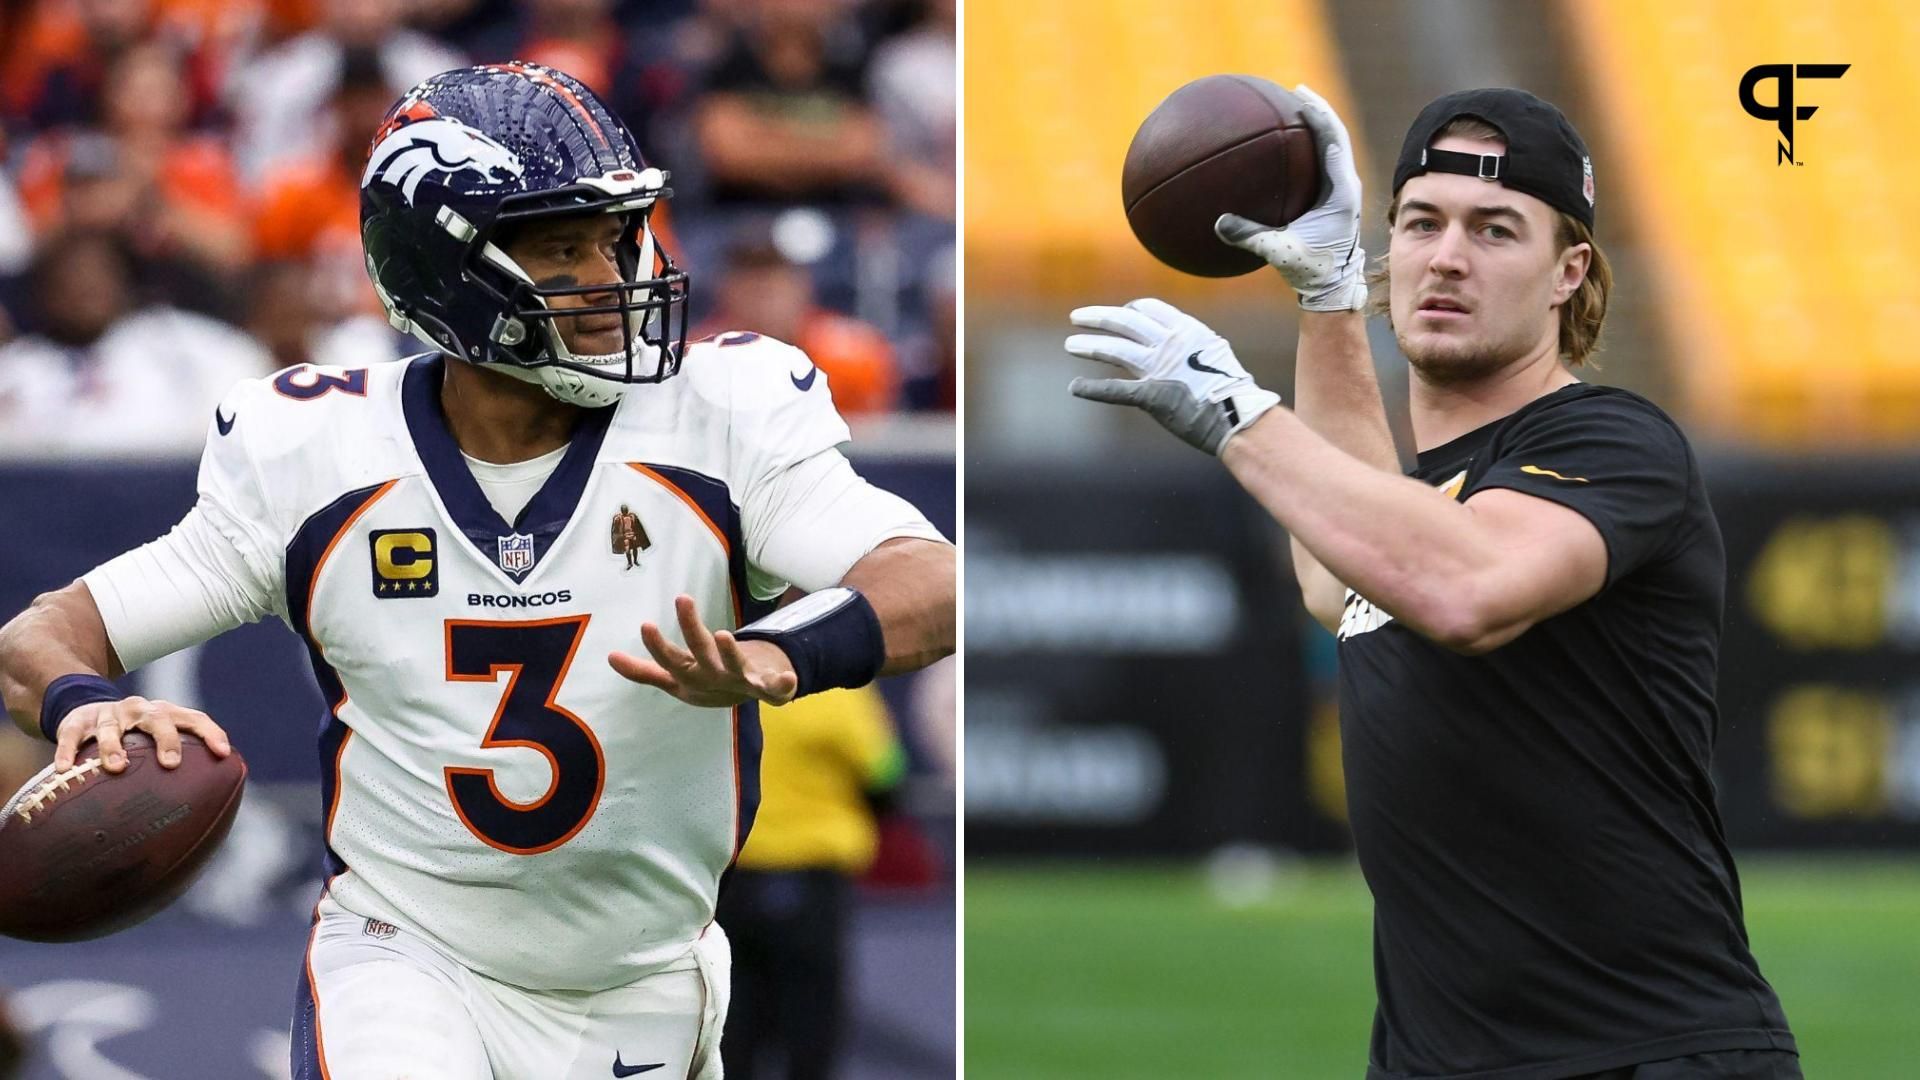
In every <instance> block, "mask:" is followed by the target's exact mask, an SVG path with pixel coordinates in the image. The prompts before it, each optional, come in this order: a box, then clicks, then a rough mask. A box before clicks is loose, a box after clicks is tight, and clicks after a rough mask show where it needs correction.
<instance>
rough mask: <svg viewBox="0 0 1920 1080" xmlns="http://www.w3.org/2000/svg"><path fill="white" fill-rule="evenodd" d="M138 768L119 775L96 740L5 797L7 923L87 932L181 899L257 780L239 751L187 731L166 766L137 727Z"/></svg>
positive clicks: (3, 900)
mask: <svg viewBox="0 0 1920 1080" xmlns="http://www.w3.org/2000/svg"><path fill="white" fill-rule="evenodd" d="M124 744H125V746H126V751H127V769H126V771H125V772H123V773H121V774H120V775H118V776H111V775H108V773H107V772H106V770H105V769H103V768H102V767H101V765H100V757H99V746H98V744H95V743H88V744H87V745H86V746H85V747H83V748H82V749H81V752H80V757H79V758H78V759H77V760H76V761H75V762H74V765H73V768H71V769H68V770H67V771H66V772H63V773H56V772H54V770H53V766H51V765H49V766H47V768H46V769H44V770H42V771H41V773H40V775H38V776H36V777H34V778H33V779H32V780H29V781H27V786H26V787H23V788H21V789H20V791H19V793H18V794H16V795H14V797H13V798H12V799H10V800H8V801H7V804H6V807H5V808H4V809H0V934H5V935H7V936H8V937H16V938H24V939H26V940H28V941H84V940H86V939H88V938H96V937H102V936H104V935H107V934H111V933H114V932H116V931H119V930H124V929H126V928H127V927H129V926H132V925H134V924H135V923H138V922H140V921H141V920H143V919H146V918H147V917H148V916H150V915H152V914H153V913H155V912H157V911H159V910H160V909H161V908H163V907H166V906H167V905H168V904H170V903H172V902H173V901H174V899H175V898H177V897H178V896H179V895H180V894H181V893H182V892H185V891H186V888H187V886H188V885H190V884H192V883H193V879H194V877H195V876H196V875H197V874H198V873H199V871H200V868H201V867H202V866H204V865H205V864H206V861H207V859H208V858H209V857H210V856H211V855H212V854H213V852H214V850H215V849H216V848H218V847H219V846H220V841H221V840H222V839H223V838H224V837H225V836H226V835H227V829H228V828H229V827H230V826H231V825H232V824H233V817H234V814H235V812H237V811H238V810H239V809H240V793H241V791H242V790H243V789H244V788H245V787H246V783H247V766H246V763H245V762H244V761H242V760H241V759H240V753H239V751H235V752H234V753H232V754H229V755H228V756H227V757H226V759H225V760H222V759H220V758H217V757H214V756H213V752H212V751H211V750H208V749H207V748H206V744H204V743H202V742H201V741H200V740H199V739H198V738H196V737H194V736H192V735H187V734H184V733H183V734H182V735H181V736H180V744H181V745H180V765H179V767H178V768H174V769H163V768H161V767H160V762H159V761H158V759H157V758H156V757H155V755H154V746H153V739H152V738H151V737H150V736H148V735H147V734H146V733H145V732H138V731H136V732H129V733H128V734H127V735H126V737H125V740H124Z"/></svg>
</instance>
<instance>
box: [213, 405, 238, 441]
mask: <svg viewBox="0 0 1920 1080" xmlns="http://www.w3.org/2000/svg"><path fill="white" fill-rule="evenodd" d="M238 419H240V414H239V413H235V414H233V415H232V416H221V415H220V406H218V405H215V406H214V407H213V426H214V427H217V428H219V429H220V434H222V435H225V434H226V433H227V432H229V431H232V430H233V422H234V421H235V420H238Z"/></svg>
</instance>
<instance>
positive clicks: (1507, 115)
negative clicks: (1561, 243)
mask: <svg viewBox="0 0 1920 1080" xmlns="http://www.w3.org/2000/svg"><path fill="white" fill-rule="evenodd" d="M1463 116H1471V117H1473V118H1475V119H1477V120H1484V121H1486V122H1487V123H1488V124H1491V125H1493V126H1494V127H1496V128H1498V129H1499V130H1500V134H1501V135H1503V136H1505V137H1506V141H1507V152H1506V154H1505V155H1504V156H1503V155H1499V154H1463V153H1460V152H1458V151H1454V150H1435V149H1433V147H1432V144H1433V140H1434V138H1435V137H1436V136H1438V135H1439V134H1440V129H1441V128H1444V127H1446V126H1447V125H1448V124H1450V123H1452V122H1453V121H1455V120H1458V119H1460V118H1461V117H1463ZM1430 172H1442V173H1459V174H1460V175H1462V176H1477V177H1479V178H1480V179H1482V180H1486V181H1488V182H1490V183H1499V184H1502V185H1504V186H1506V187H1510V188H1512V189H1513V190H1515V191H1523V192H1526V193H1527V194H1528V195H1531V196H1533V197H1534V198H1536V199H1539V200H1540V201H1541V202H1544V203H1546V204H1547V205H1548V206H1551V207H1553V208H1554V209H1555V210H1560V211H1564V212H1566V213H1568V214H1571V215H1573V217H1574V218H1576V219H1578V220H1579V221H1580V222H1581V223H1583V224H1584V225H1586V227H1587V228H1589V229H1591V228H1593V158H1591V157H1590V156H1588V154H1587V144H1586V143H1585V142H1584V141H1583V140H1582V139H1581V138H1580V133H1579V132H1578V131H1575V130H1574V129H1573V125H1572V124H1570V123H1568V122H1567V118H1566V116H1565V115H1564V114H1562V113H1561V112H1560V110H1559V109H1556V108H1554V107H1553V105H1551V104H1549V103H1548V102H1545V101H1542V100H1540V99H1539V98H1537V97H1534V96H1533V95H1532V94H1529V93H1527V92H1526V91H1525V90H1513V89H1509V88H1506V87H1493V88H1488V89H1483V90H1462V91H1460V92H1458V93H1454V94H1448V95H1447V96H1445V97H1443V98H1440V99H1439V100H1437V101H1435V102H1434V103H1433V104H1431V105H1428V106H1427V107H1426V108H1424V109H1421V110H1420V115H1419V116H1417V117H1415V118H1414V121H1413V127H1411V128H1409V129H1408V130H1407V139H1406V141H1405V142H1404V143H1401V144H1400V160H1399V161H1398V162H1397V163H1396V164H1395V165H1394V167H1393V193H1394V195H1395V196H1396V197H1397V196H1398V195H1399V194H1400V187H1401V185H1403V184H1405V183H1406V182H1407V180H1408V179H1409V178H1411V177H1415V176H1419V175H1421V174H1423V173H1430Z"/></svg>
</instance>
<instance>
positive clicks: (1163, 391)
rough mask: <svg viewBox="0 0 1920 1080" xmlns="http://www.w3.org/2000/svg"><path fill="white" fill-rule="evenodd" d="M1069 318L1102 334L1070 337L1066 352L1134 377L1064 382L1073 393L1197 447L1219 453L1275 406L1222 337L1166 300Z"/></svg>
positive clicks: (1079, 311) (1275, 399)
mask: <svg viewBox="0 0 1920 1080" xmlns="http://www.w3.org/2000/svg"><path fill="white" fill-rule="evenodd" d="M1070 318H1072V320H1073V325H1075V326H1078V327H1081V328H1083V329H1087V330H1099V331H1101V333H1097V334H1075V335H1073V336H1072V337H1069V338H1068V339H1067V351H1068V352H1070V353H1072V354H1073V355H1075V356H1079V357H1084V358H1086V359H1088V360H1098V361H1100V362H1102V363H1106V364H1112V365H1113V366H1115V367H1117V368H1120V369H1121V370H1123V371H1125V372H1126V373H1127V374H1129V375H1132V376H1133V378H1131V379H1089V378H1086V377H1084V376H1082V377H1081V378H1077V379H1075V380H1073V383H1072V385H1071V386H1069V387H1068V389H1069V390H1071V391H1073V395H1074V396H1075V397H1082V398H1086V399H1087V400H1088V401H1104V402H1107V403H1109V404H1112V405H1132V406H1134V407H1135V408H1137V409H1140V410H1142V411H1143V412H1145V413H1146V414H1147V415H1148V416H1151V417H1153V418H1154V419H1155V420H1158V421H1160V426H1161V427H1164V428H1166V429H1167V430H1168V431H1171V432H1173V433H1174V434H1175V435H1178V436H1180V437H1181V438H1182V439H1185V440H1186V441H1187V444H1188V445H1189V446H1192V447H1194V448H1196V449H1199V450H1204V451H1206V452H1207V453H1209V454H1215V455H1217V454H1219V453H1220V449H1221V447H1223V446H1225V445H1226V443H1227V440H1228V439H1230V438H1232V437H1233V436H1234V435H1235V434H1236V433H1238V432H1239V431H1240V430H1241V429H1243V428H1245V427H1246V426H1247V425H1248V424H1251V423H1253V422H1254V421H1255V420H1258V419H1259V418H1260V417H1261V416H1262V415H1263V414H1265V413H1266V411H1267V410H1268V409H1271V408H1273V407H1274V406H1275V405H1278V404H1280V395H1278V394H1275V393H1272V392H1271V391H1267V390H1262V389H1260V386H1259V384H1257V383H1255V382H1254V381H1253V376H1251V375H1248V374H1247V371H1246V369H1245V368H1243V367H1241V366H1240V361H1239V360H1238V359H1237V358H1235V356H1234V355H1233V346H1231V345H1229V344H1227V340H1226V339H1225V338H1223V337H1221V336H1220V335H1219V334H1216V333H1214V332H1213V329H1212V328H1211V327H1209V326H1207V324H1206V323H1203V322H1201V321H1200V320H1199V319H1196V318H1194V317H1193V316H1191V315H1189V314H1187V313H1186V312H1184V311H1181V310H1180V309H1179V308H1176V307H1174V306H1173V305H1172V304H1169V303H1167V302H1166V301H1164V300H1155V299H1152V298H1151V297H1149V298H1146V299H1142V300H1135V301H1134V302H1133V303H1131V304H1128V305H1127V306H1126V307H1118V308H1116V307H1083V308H1075V309H1074V312H1073V314H1072V315H1071V316H1070Z"/></svg>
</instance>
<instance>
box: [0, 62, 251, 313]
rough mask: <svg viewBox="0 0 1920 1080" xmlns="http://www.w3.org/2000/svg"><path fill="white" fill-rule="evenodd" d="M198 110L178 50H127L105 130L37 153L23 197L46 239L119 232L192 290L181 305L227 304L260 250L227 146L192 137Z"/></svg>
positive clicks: (166, 275)
mask: <svg viewBox="0 0 1920 1080" xmlns="http://www.w3.org/2000/svg"><path fill="white" fill-rule="evenodd" d="M189 108H190V105H189V102H188V99H187V91H186V86H185V75H184V72H183V70H182V67H181V60H180V56H179V52H178V50H177V49H176V48H174V47H173V46H171V45H167V44H164V43H161V42H158V41H154V42H143V43H140V44H137V45H133V46H130V47H128V48H127V49H125V50H123V51H122V52H121V53H120V54H119V56H118V57H117V58H116V59H115V60H114V62H113V65H112V67H111V68H110V69H109V71H108V73H107V81H106V85H105V87H104V88H103V97H102V115H101V127H100V129H99V130H97V131H76V132H72V133H68V134H64V135H53V136H46V137H43V138H41V139H39V140H37V141H36V142H34V143H33V144H32V145H31V146H30V147H29V148H28V150H27V153H26V155H25V161H24V163H23V164H22V166H21V171H20V188H21V192H20V193H21V197H22V198H23V199H24V201H25V202H26V205H27V210H28V213H29V215H30V216H31V217H32V219H33V222H34V225H35V227H36V230H37V231H38V232H40V233H43V234H44V233H49V232H54V231H58V230H61V229H65V228H82V229H105V230H109V231H112V232H115V233H117V234H119V235H120V236H121V237H123V238H124V239H125V240H126V241H127V242H128V243H129V244H130V245H131V246H132V247H133V249H134V250H135V251H136V252H137V253H138V254H139V255H140V256H141V258H142V261H143V263H147V264H160V265H162V266H163V267H164V271H163V272H162V273H160V274H157V275H156V281H157V282H172V283H176V284H180V285H181V286H182V289H181V290H180V291H178V292H174V293H173V294H172V296H173V298H174V299H175V300H176V301H177V302H180V301H186V300H187V299H188V297H187V296H186V295H183V293H190V294H191V296H193V297H209V296H213V297H217V295H218V294H219V292H220V290H221V289H222V288H223V287H224V286H225V285H226V284H227V283H228V282H230V281H231V280H232V279H233V278H235V277H237V276H238V274H239V273H240V272H241V271H242V270H243V269H244V268H245V265H246V260H247V258H248V256H249V254H250V247H251V244H250V242H249V240H248V237H247V231H246V225H245V217H244V216H243V214H242V211H241V204H242V198H241V191H240V187H239V184H238V181H237V179H236V177H235V176H234V172H233V165H232V161H231V160H230V159H229V158H228V156H227V152H226V149H225V147H224V145H223V144H222V143H221V142H220V140H218V139H217V138H215V137H213V136H210V135H195V134H193V133H191V132H189V131H188V130H187V114H188V110H189ZM182 268H184V269H185V270H186V271H187V274H186V276H185V278H184V279H183V278H182V277H181V276H180V274H179V271H180V270H181V269H182Z"/></svg>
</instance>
